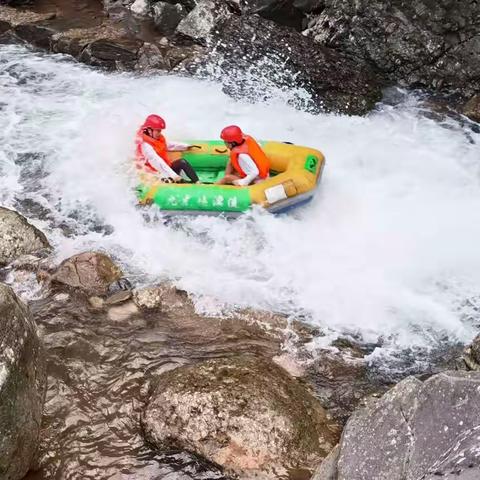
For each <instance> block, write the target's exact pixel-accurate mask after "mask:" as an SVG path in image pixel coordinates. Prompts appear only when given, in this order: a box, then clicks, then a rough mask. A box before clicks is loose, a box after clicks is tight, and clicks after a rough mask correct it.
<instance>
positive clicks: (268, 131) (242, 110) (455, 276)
mask: <svg viewBox="0 0 480 480" xmlns="http://www.w3.org/2000/svg"><path fill="white" fill-rule="evenodd" d="M0 67H1V70H2V73H1V75H0V82H1V86H2V89H3V90H4V92H5V94H4V96H3V97H4V100H3V104H2V116H1V117H0V137H1V138H0V141H1V143H2V149H1V151H0V171H1V174H2V189H1V193H0V195H1V199H2V202H3V203H4V204H7V205H11V206H16V207H17V208H20V209H23V211H24V212H25V211H26V213H27V214H30V215H31V216H33V217H34V220H35V222H36V223H37V225H38V226H40V227H41V228H43V229H45V230H46V231H47V233H48V235H49V237H50V239H51V240H52V241H53V242H54V244H55V246H56V251H57V252H58V256H59V258H64V257H67V256H69V255H71V254H73V253H77V252H79V251H82V250H86V249H103V250H106V251H107V252H108V253H110V254H112V255H114V256H115V257H116V258H117V259H118V260H120V261H121V262H123V263H124V264H125V265H126V267H127V269H129V270H130V272H132V274H139V275H143V274H145V273H147V274H148V275H149V278H150V280H151V279H159V278H168V279H171V280H174V281H175V282H176V283H177V285H178V286H179V287H181V288H184V289H186V290H188V291H189V292H191V293H192V294H193V295H195V296H196V297H197V298H198V304H199V308H201V309H202V311H204V310H206V309H207V310H208V309H209V308H210V309H212V311H220V310H223V309H225V308H227V306H232V305H233V306H252V307H258V308H266V309H271V310H276V311H281V312H285V313H287V314H289V315H292V316H297V317H298V316H300V317H301V318H305V319H308V321H310V322H312V323H314V324H316V325H319V326H321V327H322V328H323V329H324V330H325V331H327V332H330V333H331V334H338V333H345V332H347V333H349V334H351V335H356V336H357V337H358V336H360V337H361V338H362V339H363V340H364V341H378V339H379V337H380V338H381V339H382V344H383V345H384V346H385V348H403V347H405V346H412V345H413V346H418V347H420V348H430V347H432V346H433V345H436V344H438V343H439V342H442V341H444V339H445V338H448V339H449V340H451V341H452V342H455V341H458V340H459V341H468V340H470V339H471V338H472V337H473V336H474V333H475V330H476V328H477V327H478V323H479V319H480V314H479V312H478V309H474V308H472V306H471V305H472V304H475V302H477V303H478V300H476V299H478V289H479V285H480V255H478V245H479V244H480V188H479V187H480V185H479V180H480V174H479V172H480V162H479V155H478V151H479V148H478V147H479V135H478V134H475V133H473V132H471V131H467V130H466V129H465V128H464V127H462V126H461V125H460V124H458V123H455V122H454V121H452V120H449V121H445V122H443V123H442V122H438V121H434V120H431V119H429V118H426V117H425V116H423V115H422V114H421V111H420V109H419V106H418V104H417V102H416V99H415V97H413V96H407V97H406V100H405V101H404V102H403V103H402V104H401V105H400V106H388V105H383V106H382V105H381V106H379V108H378V110H377V111H375V112H373V113H372V114H370V115H369V116H367V117H365V118H359V117H346V116H339V115H332V114H329V115H326V114H325V115H313V114H311V113H305V112H303V111H299V110H296V109H294V108H293V107H291V106H289V105H288V102H284V101H282V100H281V97H279V98H280V100H278V101H271V100H270V101H269V102H268V103H256V104H252V103H247V102H245V103H243V102H240V101H236V100H234V99H232V98H230V97H228V96H226V95H225V94H224V93H223V92H222V85H221V84H220V83H218V82H213V81H203V80H194V79H186V78H179V77H173V76H152V77H141V78H139V77H134V76H131V75H126V74H121V75H119V74H116V75H112V74H109V75H107V74H102V73H99V72H95V71H91V70H89V69H88V68H86V67H83V66H80V65H76V64H73V63H70V62H69V61H68V60H66V59H65V58H64V57H60V56H59V57H51V56H49V57H46V56H42V55H35V54H32V53H30V52H28V51H26V50H24V49H23V48H20V47H4V46H2V47H1V48H0ZM151 112H157V113H161V114H162V115H163V116H164V117H165V118H166V119H167V123H168V130H167V132H166V133H167V135H168V136H169V137H171V138H172V139H174V138H177V139H181V138H192V139H193V138H217V137H218V133H219V131H220V130H221V129H222V128H223V126H225V125H226V124H231V123H237V124H239V125H241V126H242V127H243V128H244V129H245V130H246V131H248V132H249V133H251V134H252V135H254V136H256V137H258V138H262V139H277V140H280V141H291V142H294V143H297V144H304V145H309V146H312V147H314V148H319V149H320V150H322V151H323V152H324V153H325V155H326V157H327V166H326V169H325V174H324V179H323V182H322V184H321V186H320V189H319V192H318V195H317V196H316V199H315V200H314V202H313V203H312V204H311V205H310V206H309V207H306V208H304V209H302V210H300V211H298V212H296V213H295V214H293V215H290V216H283V217H273V216H270V215H268V214H265V213H263V212H260V211H254V212H252V213H251V214H249V215H246V216H245V217H243V218H241V219H239V220H238V221H235V222H228V221H225V220H223V219H221V218H205V217H201V218H193V219H186V220H181V221H178V222H174V223H173V224H170V225H165V224H163V223H162V222H161V221H158V217H159V215H158V212H156V211H155V210H153V209H151V210H150V211H143V210H140V209H139V208H138V207H136V204H135V196H134V192H133V189H134V186H135V174H134V171H133V168H132V162H131V161H130V159H131V157H132V153H133V147H132V137H133V135H134V133H135V131H136V128H137V127H138V125H139V123H140V122H141V121H142V120H143V118H144V117H145V116H146V115H147V114H149V113H151ZM25 200H29V202H25Z"/></svg>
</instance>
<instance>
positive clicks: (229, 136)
mask: <svg viewBox="0 0 480 480" xmlns="http://www.w3.org/2000/svg"><path fill="white" fill-rule="evenodd" d="M220 138H221V139H222V140H223V141H224V142H228V143H236V144H240V143H242V141H243V132H242V130H241V129H240V127H237V126H236V125H230V126H229V127H225V128H224V129H223V130H222V133H221V134H220Z"/></svg>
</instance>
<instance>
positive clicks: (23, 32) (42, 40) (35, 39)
mask: <svg viewBox="0 0 480 480" xmlns="http://www.w3.org/2000/svg"><path fill="white" fill-rule="evenodd" d="M13 31H14V33H15V35H17V37H18V38H21V39H22V40H24V41H25V42H28V43H29V44H30V45H33V46H35V47H38V48H43V49H45V50H49V49H50V47H51V43H52V37H53V36H54V35H55V33H56V32H55V30H52V29H51V28H47V27H43V26H41V25H35V24H22V25H17V26H16V27H15V28H14V29H13Z"/></svg>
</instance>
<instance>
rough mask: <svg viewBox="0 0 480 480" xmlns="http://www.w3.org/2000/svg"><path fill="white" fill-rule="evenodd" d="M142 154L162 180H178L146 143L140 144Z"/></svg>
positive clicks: (178, 177)
mask: <svg viewBox="0 0 480 480" xmlns="http://www.w3.org/2000/svg"><path fill="white" fill-rule="evenodd" d="M142 152H143V154H144V155H145V157H146V159H147V160H148V162H149V163H150V165H152V167H153V168H155V170H157V171H158V174H159V175H160V176H161V177H163V178H168V177H170V178H173V179H174V180H180V178H181V177H180V175H177V174H176V173H175V172H174V171H173V170H172V169H171V168H170V167H169V166H168V165H167V162H165V160H164V159H163V158H161V157H160V156H159V155H157V152H156V151H155V150H154V148H153V147H152V146H151V145H149V144H148V143H145V142H143V143H142Z"/></svg>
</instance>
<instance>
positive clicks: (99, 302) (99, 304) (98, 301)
mask: <svg viewBox="0 0 480 480" xmlns="http://www.w3.org/2000/svg"><path fill="white" fill-rule="evenodd" d="M88 303H89V304H90V306H91V307H92V308H94V309H95V310H101V309H102V308H103V306H104V305H105V300H104V299H103V298H102V297H90V298H89V299H88Z"/></svg>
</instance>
